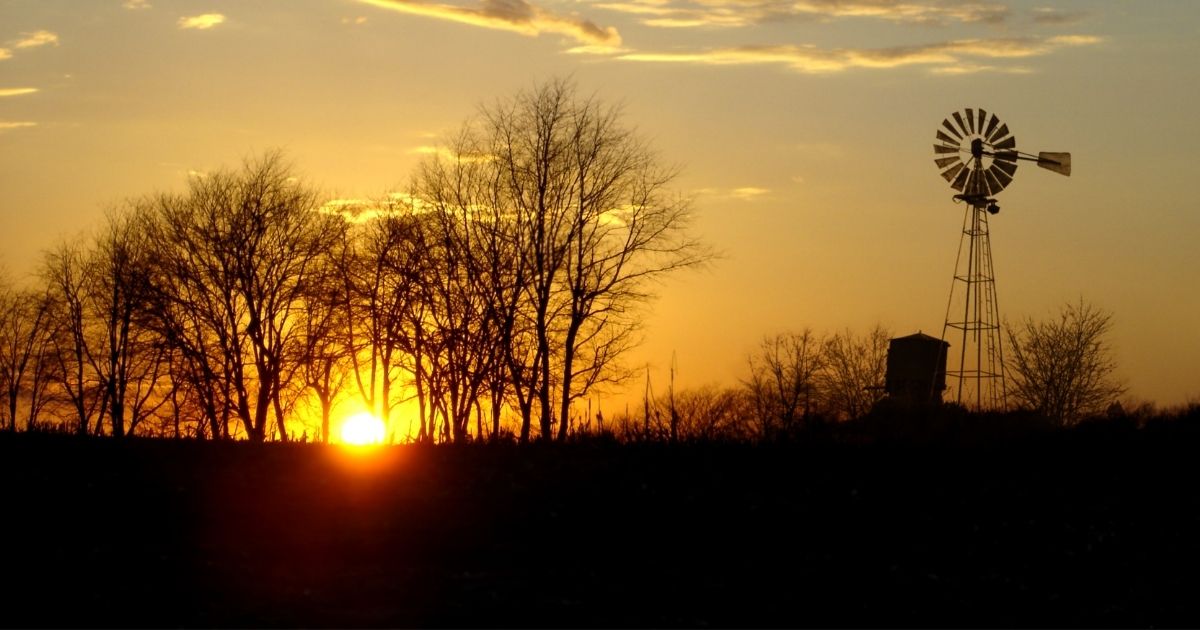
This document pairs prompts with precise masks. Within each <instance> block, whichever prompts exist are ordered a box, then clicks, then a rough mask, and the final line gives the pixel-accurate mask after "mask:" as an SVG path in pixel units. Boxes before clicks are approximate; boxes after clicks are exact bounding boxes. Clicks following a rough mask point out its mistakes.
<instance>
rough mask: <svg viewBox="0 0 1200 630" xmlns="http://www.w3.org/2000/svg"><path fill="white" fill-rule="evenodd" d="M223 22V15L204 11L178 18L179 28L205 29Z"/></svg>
mask: <svg viewBox="0 0 1200 630" xmlns="http://www.w3.org/2000/svg"><path fill="white" fill-rule="evenodd" d="M224 22H225V16H224V15H221V14H220V13H205V14H203V15H193V16H190V17H181V18H179V28H191V29H197V30H207V29H210V28H212V27H214V26H217V25H218V24H223V23H224Z"/></svg>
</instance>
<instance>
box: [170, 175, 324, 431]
mask: <svg viewBox="0 0 1200 630" xmlns="http://www.w3.org/2000/svg"><path fill="white" fill-rule="evenodd" d="M319 208H320V203H319V201H318V197H317V195H316V193H315V191H313V190H312V189H310V188H308V187H306V186H304V185H303V184H300V183H298V182H297V180H296V178H294V177H293V176H292V174H291V170H290V168H289V167H288V166H287V165H286V164H285V163H284V160H283V158H282V156H281V155H280V154H279V153H277V152H276V153H268V154H266V155H264V156H263V157H261V158H259V159H257V160H250V161H247V162H246V163H245V164H244V165H243V167H242V169H241V170H240V171H238V172H230V171H219V172H216V173H212V174H209V175H206V176H204V177H198V178H193V179H191V180H190V181H189V190H188V192H187V193H186V194H184V195H173V196H170V195H169V196H163V197H160V198H159V199H158V203H157V217H156V221H155V223H154V225H155V226H156V229H157V230H158V233H157V234H156V235H155V237H154V242H155V244H156V246H157V248H158V250H157V251H156V252H155V258H154V266H153V277H152V278H151V282H149V283H148V285H149V286H152V287H154V289H155V291H154V293H153V297H154V304H155V321H156V322H157V323H158V325H159V327H160V328H161V330H162V332H163V334H164V337H165V338H166V339H167V340H168V341H169V342H170V343H171V344H172V347H173V348H175V349H176V350H179V351H180V352H181V354H182V355H183V357H185V359H186V360H187V361H188V363H189V365H190V369H189V370H188V371H187V373H188V374H190V375H191V376H192V377H193V378H194V379H195V385H196V390H197V393H199V395H200V396H201V399H202V400H203V403H202V407H203V408H204V409H205V410H206V411H205V413H206V415H207V416H208V420H209V422H211V423H212V425H213V427H214V428H216V429H217V430H219V431H220V434H221V435H228V419H229V416H230V414H232V415H233V416H234V417H236V418H237V419H239V420H240V421H241V424H242V427H243V428H244V430H245V432H246V435H247V436H248V437H249V438H250V439H251V440H255V441H262V440H264V439H266V437H267V435H268V433H269V432H270V431H269V427H268V422H269V420H271V419H273V420H274V421H275V425H274V429H275V431H274V432H275V433H276V434H277V435H279V436H280V437H281V438H282V439H285V440H286V439H287V430H286V426H285V424H284V421H285V419H284V409H283V407H284V405H283V403H282V400H281V396H282V393H283V391H284V388H285V385H287V384H286V383H284V378H285V376H287V375H288V374H294V372H293V371H289V370H287V369H285V365H284V361H285V359H286V358H287V356H288V349H289V348H290V347H292V346H293V344H294V337H295V336H296V334H297V326H296V322H297V319H298V316H299V312H300V311H301V310H302V309H303V306H304V295H305V290H306V288H307V281H308V278H309V276H310V274H311V273H313V270H314V267H315V266H316V264H317V260H318V259H319V258H320V256H321V255H322V253H325V252H328V251H330V250H331V249H332V248H333V246H334V243H335V240H336V238H337V234H338V233H339V232H338V230H337V229H335V227H334V226H335V225H336V223H337V222H340V221H342V218H341V217H340V216H335V215H330V214H327V213H321V212H319V211H318V210H319Z"/></svg>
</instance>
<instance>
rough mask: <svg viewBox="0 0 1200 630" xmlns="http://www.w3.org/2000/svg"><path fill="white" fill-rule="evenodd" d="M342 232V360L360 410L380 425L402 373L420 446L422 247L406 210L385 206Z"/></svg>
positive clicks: (423, 435)
mask: <svg viewBox="0 0 1200 630" xmlns="http://www.w3.org/2000/svg"><path fill="white" fill-rule="evenodd" d="M375 206H377V207H375V208H374V209H372V210H371V211H370V214H369V216H367V217H366V218H365V220H363V221H361V222H359V223H358V224H357V225H355V226H354V229H352V230H351V231H348V232H347V233H346V236H345V239H344V240H343V243H342V245H341V246H340V248H339V251H340V254H339V257H338V270H339V273H340V275H341V283H342V307H343V309H344V322H345V328H344V331H343V339H344V340H345V352H346V357H347V358H348V359H349V362H350V369H351V376H352V377H353V382H354V384H355V386H356V388H357V391H358V393H359V396H360V397H361V399H362V401H363V404H364V405H365V406H366V407H367V408H368V409H370V410H371V411H372V412H373V413H375V414H378V415H379V417H380V418H381V419H383V421H384V422H385V423H388V424H389V428H390V421H391V410H392V408H393V407H394V406H395V405H396V404H398V401H396V400H394V398H396V396H395V395H394V394H395V393H401V392H400V391H395V392H394V390H401V385H402V382H401V381H400V379H401V371H402V370H404V369H408V371H409V372H410V373H411V374H412V375H413V385H414V388H415V389H416V391H417V395H418V398H419V401H420V402H419V411H418V413H419V415H420V424H421V426H420V431H419V434H418V439H419V440H422V441H424V440H426V439H428V438H430V436H431V435H432V429H431V428H429V427H427V417H428V409H427V406H426V401H427V396H426V393H427V391H426V390H427V389H428V382H427V370H426V369H425V368H424V367H423V366H424V363H425V354H426V352H427V338H428V335H427V334H426V332H425V326H426V310H427V304H426V302H425V300H424V298H423V296H422V291H425V290H426V287H424V286H423V285H422V281H423V279H424V274H425V266H426V265H427V264H428V262H427V260H426V246H425V243H424V239H425V234H424V232H423V227H422V225H421V220H420V218H419V217H418V216H416V215H415V214H414V212H413V209H412V207H411V205H410V204H407V203H403V202H401V201H400V200H397V199H394V198H393V199H388V200H385V201H382V202H379V203H378V204H375Z"/></svg>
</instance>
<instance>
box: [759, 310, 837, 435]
mask: <svg viewBox="0 0 1200 630" xmlns="http://www.w3.org/2000/svg"><path fill="white" fill-rule="evenodd" d="M823 345H824V344H823V341H822V340H821V338H820V337H818V336H817V335H815V334H814V333H813V332H812V331H811V330H809V329H805V330H804V331H802V332H799V333H786V334H779V335H774V336H768V337H767V338H765V339H763V341H762V343H761V344H760V346H759V349H758V351H757V352H755V353H754V354H751V355H750V360H749V361H750V378H749V380H747V381H746V383H745V385H746V390H747V393H748V395H749V397H750V402H751V405H752V406H753V408H754V412H755V415H756V418H757V420H758V422H759V432H760V435H761V436H762V437H763V438H765V439H773V438H775V437H777V436H779V435H781V434H783V435H786V434H788V433H790V432H792V431H795V430H797V429H800V428H802V427H804V426H806V425H808V424H809V423H810V421H811V420H812V418H813V417H814V416H815V415H816V414H817V413H818V412H819V410H820V404H821V392H820V381H819V379H820V376H821V373H822V370H824V368H825V358H824V356H823V354H822V350H823Z"/></svg>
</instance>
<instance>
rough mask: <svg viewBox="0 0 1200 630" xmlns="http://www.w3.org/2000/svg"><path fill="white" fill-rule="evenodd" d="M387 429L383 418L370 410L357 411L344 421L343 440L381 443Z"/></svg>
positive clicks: (360, 442) (347, 442)
mask: <svg viewBox="0 0 1200 630" xmlns="http://www.w3.org/2000/svg"><path fill="white" fill-rule="evenodd" d="M385 431H386V429H385V427H384V426H383V420H380V419H379V418H376V417H375V416H374V415H372V414H371V413H369V412H366V411H364V412H362V413H356V414H354V415H353V416H350V417H349V418H346V420H345V422H343V423H342V442H343V443H345V444H354V445H359V446H361V445H366V444H380V443H382V442H383V435H384V433H385Z"/></svg>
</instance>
